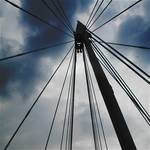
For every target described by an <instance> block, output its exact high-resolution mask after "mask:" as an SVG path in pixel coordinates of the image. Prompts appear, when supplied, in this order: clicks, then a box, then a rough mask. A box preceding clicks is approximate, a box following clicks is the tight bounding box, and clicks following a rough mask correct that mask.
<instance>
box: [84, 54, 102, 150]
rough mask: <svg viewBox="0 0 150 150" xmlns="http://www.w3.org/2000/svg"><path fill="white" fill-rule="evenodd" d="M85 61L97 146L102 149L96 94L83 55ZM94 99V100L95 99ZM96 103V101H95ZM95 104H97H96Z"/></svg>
mask: <svg viewBox="0 0 150 150" xmlns="http://www.w3.org/2000/svg"><path fill="white" fill-rule="evenodd" d="M85 62H86V65H87V72H88V80H89V83H90V92H91V96H92V98H91V99H92V105H93V112H94V116H95V122H96V123H95V124H96V129H97V132H96V133H97V136H98V139H99V146H100V148H99V149H101V150H102V149H103V147H102V141H101V136H100V130H99V125H98V119H97V113H96V108H97V107H96V108H95V103H94V100H95V98H96V95H95V91H94V86H93V83H92V79H91V74H90V70H89V65H88V62H87V58H86V56H85ZM95 101H96V100H95ZM96 104H97V103H96ZM96 106H97V105H96ZM97 112H98V109H97Z"/></svg>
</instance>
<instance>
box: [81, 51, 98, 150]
mask: <svg viewBox="0 0 150 150" xmlns="http://www.w3.org/2000/svg"><path fill="white" fill-rule="evenodd" d="M83 61H84V69H85V76H86V84H87V91H88V99H89V107H90V115H91V122H92V131H93V139H94V146H95V150H98V143H97V136H96V129H95V122H94V114H93V107H92V99H91V92H90V83H89V77H88V71H87V65H86V60H85V51H84V50H83Z"/></svg>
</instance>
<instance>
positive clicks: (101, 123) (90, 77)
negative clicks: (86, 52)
mask: <svg viewBox="0 0 150 150" xmlns="http://www.w3.org/2000/svg"><path fill="white" fill-rule="evenodd" d="M86 61H87V60H86ZM87 69H88V72H89V79H90V81H91V86H92V89H93V95H94V98H95V103H96V108H97V111H98V116H99V120H100V125H101V129H102V134H103V137H104V142H105V147H106V150H108V144H107V140H106V136H105V130H104V126H103V122H102V118H101V113H100V111H99V107H98V100H97V97H96V93H95V89H94V84H93V81H92V76H91V73H90V69H89V66H88V63H87Z"/></svg>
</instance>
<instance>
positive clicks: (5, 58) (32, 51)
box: [0, 41, 73, 61]
mask: <svg viewBox="0 0 150 150" xmlns="http://www.w3.org/2000/svg"><path fill="white" fill-rule="evenodd" d="M71 42H73V41H68V42H62V43H58V44H54V45H49V46H46V47H42V48H38V49H33V50H30V51H27V52H24V53H19V54H16V55H12V56H8V57H4V58H0V61H4V60H8V59H12V58H16V57H20V56H24V55H28V54H32V53H37V52H43V51H46V50H48V49H49V48H54V47H57V46H61V45H65V44H68V43H71Z"/></svg>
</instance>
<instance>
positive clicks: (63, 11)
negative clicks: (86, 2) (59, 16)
mask: <svg viewBox="0 0 150 150" xmlns="http://www.w3.org/2000/svg"><path fill="white" fill-rule="evenodd" d="M57 2H58V5H59V7H60V9H61V10H62V13H63V15H64V19H65V18H66V21H68V25H69V26H70V28H71V29H72V31H73V32H74V29H73V27H72V24H71V22H70V20H69V18H68V16H67V14H66V13H65V10H64V8H63V6H62V4H61V3H60V1H59V0H57Z"/></svg>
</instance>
